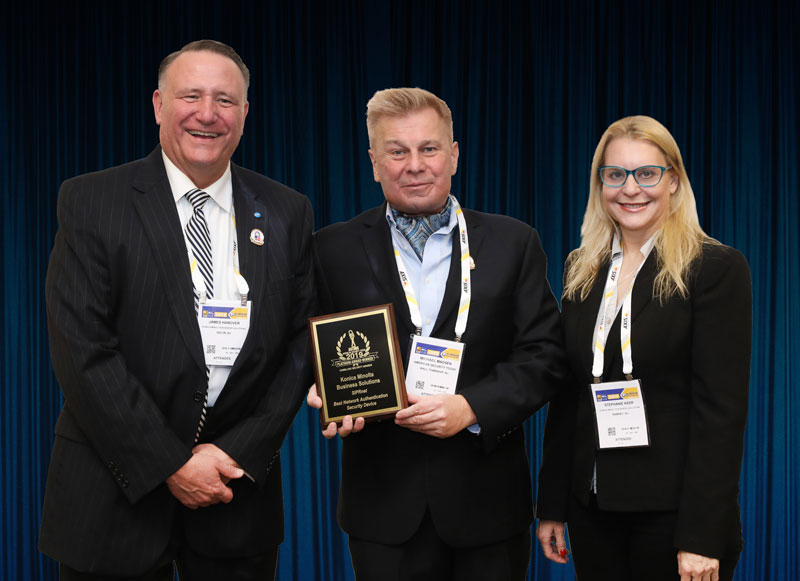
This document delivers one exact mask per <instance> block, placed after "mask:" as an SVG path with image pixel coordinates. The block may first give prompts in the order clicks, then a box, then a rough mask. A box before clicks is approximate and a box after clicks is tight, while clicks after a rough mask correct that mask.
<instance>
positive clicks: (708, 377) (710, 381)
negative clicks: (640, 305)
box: [675, 245, 752, 558]
mask: <svg viewBox="0 0 800 581" xmlns="http://www.w3.org/2000/svg"><path fill="white" fill-rule="evenodd" d="M690 292H691V300H692V336H691V338H690V340H691V354H692V355H691V368H692V377H691V413H690V418H689V430H690V433H689V444H688V450H687V457H686V470H685V472H684V475H683V487H682V491H681V497H680V498H681V500H680V506H679V512H678V523H677V526H676V530H675V546H676V547H677V548H678V549H680V550H685V551H689V552H692V553H697V554H700V555H705V556H708V557H715V558H720V557H722V556H723V555H724V554H725V553H726V552H727V551H728V550H729V549H730V547H731V543H732V542H739V531H740V524H739V506H738V501H737V495H738V492H739V474H740V470H741V463H742V453H743V445H744V430H745V423H746V420H747V402H748V390H749V378H750V349H751V341H752V290H751V282H750V269H749V267H748V265H747V261H746V260H745V258H744V256H742V254H741V253H740V252H738V251H737V250H734V249H733V248H729V247H726V246H708V245H707V246H706V249H705V252H704V256H703V259H702V262H701V265H700V268H699V270H698V271H697V275H696V279H695V284H694V285H693V288H691V289H690ZM732 535H736V538H735V539H732V538H731V537H732Z"/></svg>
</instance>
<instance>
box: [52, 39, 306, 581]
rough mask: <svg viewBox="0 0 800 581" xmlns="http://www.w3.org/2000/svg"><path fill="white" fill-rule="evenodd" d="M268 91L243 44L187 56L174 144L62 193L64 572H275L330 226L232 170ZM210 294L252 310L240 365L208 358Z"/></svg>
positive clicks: (169, 96) (163, 75)
mask: <svg viewBox="0 0 800 581" xmlns="http://www.w3.org/2000/svg"><path fill="white" fill-rule="evenodd" d="M248 83H249V72H248V70H247V67H246V66H245V65H244V63H243V62H242V61H241V58H240V57H239V55H238V54H236V52H235V51H234V50H233V49H231V48H230V47H228V46H226V45H224V44H221V43H218V42H215V41H197V42H194V43H190V44H188V45H186V46H185V47H184V48H183V49H181V50H180V51H178V52H176V53H173V54H171V55H170V56H168V57H167V58H166V59H164V61H163V62H162V65H161V67H160V69H159V85H158V90H156V91H155V93H154V94H153V106H154V110H155V116H156V121H157V123H158V124H159V125H160V142H161V145H160V147H157V148H156V149H155V150H154V151H153V152H152V153H151V154H150V155H149V156H148V157H146V158H144V159H140V160H138V161H135V162H132V163H129V164H125V165H122V166H119V167H115V168H111V169H108V170H105V171H101V172H97V173H93V174H87V175H84V176H79V177H77V178H73V179H71V180H68V181H66V182H65V183H64V184H63V186H62V188H61V192H60V194H59V200H58V218H59V231H58V233H57V235H56V239H55V245H54V248H53V253H52V256H51V259H50V266H49V268H48V273H47V281H46V294H47V315H48V325H49V331H50V347H51V354H52V359H53V367H54V369H55V373H56V377H57V379H58V382H59V384H60V386H61V389H62V391H63V393H64V400H65V401H64V407H63V409H62V411H61V414H60V416H59V418H58V422H57V423H56V427H55V443H54V447H53V455H52V459H51V463H50V471H49V475H48V482H47V489H46V492H45V501H44V511H43V518H42V530H41V537H40V541H39V547H40V549H41V550H42V552H44V553H46V554H47V555H49V556H51V557H53V558H54V559H56V560H58V561H59V562H60V563H61V576H62V579H117V578H125V579H131V578H133V579H172V575H173V561H174V562H175V563H176V564H177V568H178V573H179V575H180V577H181V579H189V580H195V579H203V580H205V579H208V580H210V579H272V578H274V573H275V566H276V560H277V550H278V545H279V544H280V542H281V541H282V540H283V502H282V496H281V476H280V461H279V450H280V446H281V443H282V441H283V438H284V436H285V434H286V432H287V430H288V429H289V426H290V424H291V421H292V419H293V418H294V415H295V413H296V411H297V409H298V407H299V405H300V402H301V401H302V396H303V394H304V392H305V388H306V387H307V386H308V384H309V383H310V377H309V368H308V352H307V349H308V347H307V344H308V342H307V337H306V331H305V329H306V318H307V317H308V316H309V315H310V314H312V312H313V310H314V308H315V307H314V301H315V299H314V285H313V275H312V269H311V263H310V259H309V243H310V237H311V230H312V217H311V207H310V204H309V202H308V200H307V199H306V198H305V197H303V196H301V195H300V194H298V193H297V192H294V191H292V190H290V189H289V188H287V187H285V186H282V185H280V184H278V183H276V182H274V181H272V180H269V179H268V178H265V177H263V176H260V175H258V174H255V173H253V172H250V171H248V170H245V169H243V168H241V167H238V166H236V165H234V164H231V163H230V158H231V155H232V154H233V151H234V150H235V149H236V147H237V145H238V143H239V139H240V138H241V135H242V131H243V128H244V121H245V117H246V115H247V111H248V102H247V86H248ZM198 191H200V192H201V194H202V197H203V200H202V203H200V204H199V212H198V207H197V206H196V205H195V201H191V202H190V200H194V199H193V198H187V197H186V194H187V193H189V194H195V196H196V194H197V192H198ZM197 213H199V214H202V218H197V216H195V214H197ZM198 219H201V220H202V224H203V227H202V230H203V232H205V233H206V234H205V240H206V241H207V242H209V243H210V249H209V250H208V262H209V265H210V266H209V268H211V266H213V275H212V276H209V281H207V282H203V280H202V279H201V280H200V282H199V283H198V279H197V277H196V276H195V277H194V278H193V275H192V273H191V271H190V268H191V267H192V266H193V265H194V264H196V259H197V256H198V255H197V251H196V250H195V246H194V241H193V240H191V236H189V237H185V236H184V232H185V229H189V227H188V226H187V224H188V223H189V221H190V220H198ZM193 257H194V258H193ZM201 262H203V261H202V260H201ZM242 280H243V281H244V284H242ZM200 285H203V286H205V287H206V288H205V289H203V290H202V292H200V291H199V290H198V286H200ZM193 289H194V291H196V292H197V294H198V295H199V296H202V299H200V300H205V299H206V294H207V295H208V296H213V297H214V299H215V300H233V301H240V300H241V299H243V298H244V299H245V300H246V301H251V303H250V322H249V329H248V330H247V331H246V334H245V335H243V339H242V341H240V343H239V347H240V351H239V352H238V356H236V357H235V360H234V361H233V362H232V364H229V365H227V366H226V365H214V364H212V365H208V361H207V359H206V358H205V354H204V351H207V350H208V340H207V339H206V338H203V337H201V331H200V326H199V324H198V316H197V310H196V308H197V307H196V302H200V300H198V299H197V298H196V297H195V296H193V294H194V293H193ZM244 295H246V297H244ZM206 407H207V410H208V411H207V414H206V413H205V410H206ZM201 416H202V417H204V418H205V422H204V423H203V424H202V425H201V426H200V427H201V428H202V429H201V430H200V431H199V436H198V426H199V424H200V420H201Z"/></svg>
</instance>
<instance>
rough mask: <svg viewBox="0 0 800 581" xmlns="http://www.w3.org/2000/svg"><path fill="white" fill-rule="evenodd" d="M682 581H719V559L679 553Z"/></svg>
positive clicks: (679, 573)
mask: <svg viewBox="0 0 800 581" xmlns="http://www.w3.org/2000/svg"><path fill="white" fill-rule="evenodd" d="M678 575H680V576H681V581H719V559H712V558H711V557H704V556H703V555H697V554H695V553H689V552H687V551H678Z"/></svg>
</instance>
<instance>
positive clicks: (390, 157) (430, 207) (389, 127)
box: [369, 109, 458, 216]
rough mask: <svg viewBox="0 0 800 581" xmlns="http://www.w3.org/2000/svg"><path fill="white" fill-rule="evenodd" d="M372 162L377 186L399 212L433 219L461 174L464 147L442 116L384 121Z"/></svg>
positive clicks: (425, 113) (429, 112)
mask: <svg viewBox="0 0 800 581" xmlns="http://www.w3.org/2000/svg"><path fill="white" fill-rule="evenodd" d="M369 157H370V159H371V160H372V172H373V175H374V176H375V181H376V182H380V184H381V187H382V188H383V195H384V196H385V197H386V200H387V201H388V202H389V204H390V205H391V206H392V207H393V208H394V209H395V210H398V211H400V212H403V213H404V214H408V215H410V216H417V215H423V216H427V215H431V214H435V213H436V212H438V211H439V210H441V209H442V208H443V207H444V205H445V203H446V202H447V196H448V195H449V194H450V178H451V177H452V176H453V175H454V174H455V173H456V169H457V168H458V143H456V142H453V141H451V138H450V131H449V127H448V126H447V123H446V122H445V121H444V119H442V118H441V117H440V116H439V115H438V114H437V113H436V111H434V110H433V109H422V110H420V111H414V112H412V113H409V114H408V115H404V116H402V117H390V116H386V117H382V118H380V119H379V120H378V122H377V124H376V126H375V139H374V143H373V148H372V149H370V150H369Z"/></svg>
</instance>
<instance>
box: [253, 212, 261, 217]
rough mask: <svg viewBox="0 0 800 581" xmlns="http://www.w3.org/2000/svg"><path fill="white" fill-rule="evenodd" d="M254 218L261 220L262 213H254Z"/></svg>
mask: <svg viewBox="0 0 800 581" xmlns="http://www.w3.org/2000/svg"><path fill="white" fill-rule="evenodd" d="M253 217H255V218H260V217H261V212H253Z"/></svg>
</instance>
